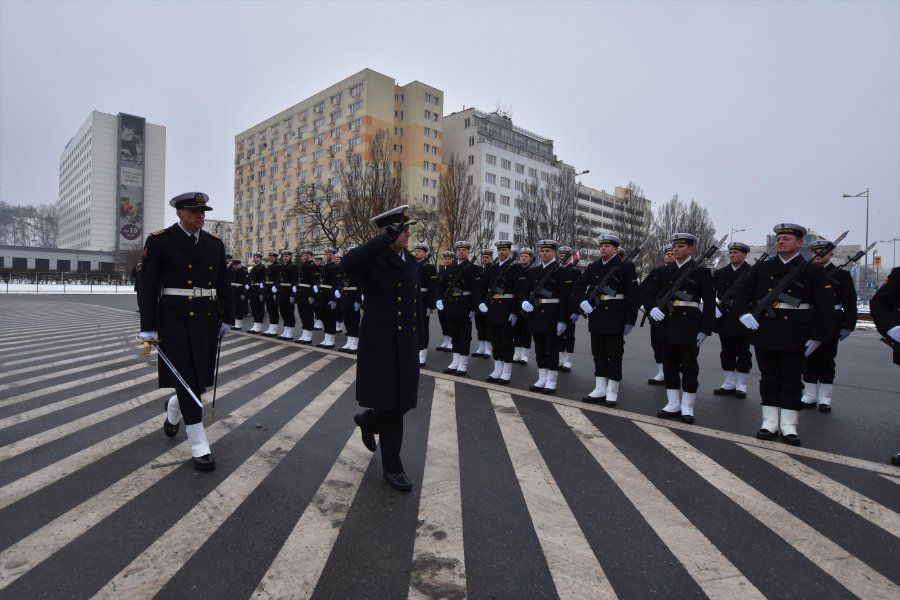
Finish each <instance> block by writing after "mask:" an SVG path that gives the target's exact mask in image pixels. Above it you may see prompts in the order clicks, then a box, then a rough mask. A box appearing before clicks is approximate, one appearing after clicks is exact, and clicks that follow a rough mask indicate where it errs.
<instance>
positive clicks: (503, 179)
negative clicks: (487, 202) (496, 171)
mask: <svg viewBox="0 0 900 600" xmlns="http://www.w3.org/2000/svg"><path fill="white" fill-rule="evenodd" d="M500 187H505V188H508V187H509V177H501V178H500Z"/></svg>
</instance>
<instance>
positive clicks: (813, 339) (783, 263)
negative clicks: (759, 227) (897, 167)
mask: <svg viewBox="0 0 900 600" xmlns="http://www.w3.org/2000/svg"><path fill="white" fill-rule="evenodd" d="M774 231H775V234H776V235H775V252H776V253H777V254H778V256H776V257H775V258H773V259H771V260H768V261H766V262H765V263H763V264H760V265H759V266H758V267H757V268H756V269H754V270H753V272H752V273H750V275H749V276H748V277H747V279H745V280H744V281H743V282H742V283H741V284H740V285H739V286H738V289H737V292H736V293H735V298H734V306H735V310H737V311H738V312H739V313H740V315H741V316H740V317H739V320H740V322H741V323H742V324H743V325H744V327H746V328H747V329H750V330H751V331H752V332H753V333H751V334H750V342H751V343H752V344H753V347H754V348H755V349H756V363H757V365H759V371H760V380H759V395H760V397H761V398H762V426H761V427H760V430H759V431H758V432H757V433H756V437H758V438H759V439H763V440H771V439H775V438H776V437H777V436H778V433H779V430H780V431H781V439H782V440H783V441H785V442H786V443H788V444H791V445H792V446H799V445H800V436H799V435H797V423H798V421H799V416H800V413H799V410H800V407H801V403H800V397H801V395H802V393H803V383H802V377H803V363H804V358H805V357H806V356H809V355H810V354H812V353H813V352H814V351H815V350H816V348H818V347H819V346H820V345H821V344H822V342H823V341H824V340H825V339H827V337H828V335H829V332H830V331H831V327H832V323H833V318H834V315H833V313H834V298H833V297H832V293H831V285H830V284H829V283H828V281H827V279H826V278H825V269H823V268H822V267H821V266H819V265H808V266H807V267H806V268H805V269H804V270H803V272H802V273H801V274H800V276H799V277H797V279H795V280H794V281H793V283H791V284H790V285H789V286H788V287H787V288H786V289H785V290H784V292H783V293H782V294H781V295H780V296H779V299H778V300H776V301H775V302H774V303H772V304H771V305H770V306H769V307H767V308H768V309H770V310H771V315H774V316H771V315H770V313H769V312H768V311H767V312H765V313H763V314H762V315H760V318H759V319H758V320H757V319H756V318H755V317H754V316H753V314H752V312H751V311H752V310H753V308H754V307H755V306H756V305H757V304H758V303H759V302H760V301H761V300H762V299H763V298H765V296H766V294H768V293H769V290H771V289H772V288H774V287H775V286H777V285H778V283H779V282H780V281H781V280H782V278H783V277H785V276H786V275H788V273H790V272H791V271H792V270H793V269H794V267H797V266H798V265H800V264H802V263H804V262H805V261H804V259H803V257H802V256H801V255H800V248H802V247H803V236H805V235H806V228H804V227H801V226H800V225H795V224H793V223H781V224H779V225H776V226H775V228H774ZM779 410H780V413H779Z"/></svg>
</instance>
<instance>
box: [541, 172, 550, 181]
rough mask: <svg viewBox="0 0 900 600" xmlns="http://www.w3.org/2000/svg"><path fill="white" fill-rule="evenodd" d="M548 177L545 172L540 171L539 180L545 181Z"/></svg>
mask: <svg viewBox="0 0 900 600" xmlns="http://www.w3.org/2000/svg"><path fill="white" fill-rule="evenodd" d="M549 178H550V176H549V175H547V173H546V172H544V171H541V181H547V180H548V179H549Z"/></svg>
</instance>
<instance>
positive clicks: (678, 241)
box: [644, 233, 716, 423]
mask: <svg viewBox="0 0 900 600" xmlns="http://www.w3.org/2000/svg"><path fill="white" fill-rule="evenodd" d="M669 241H671V243H672V255H673V257H674V258H675V261H674V262H673V263H672V264H670V265H668V266H666V267H664V268H663V270H662V271H661V272H660V274H659V276H658V277H657V278H656V279H654V281H653V282H652V283H651V284H650V285H648V287H647V295H646V298H647V299H653V300H650V301H648V302H646V303H645V305H644V310H645V311H646V312H648V313H649V314H650V318H651V319H652V320H653V324H652V326H653V327H658V328H659V330H660V331H659V336H660V338H659V339H660V341H661V342H662V346H663V373H664V374H665V378H666V399H667V401H668V402H667V403H666V406H665V407H664V408H663V409H662V410H660V411H659V412H657V413H656V416H658V417H661V418H663V419H674V418H676V417H679V416H680V417H681V420H682V421H683V422H685V423H693V422H694V403H695V401H696V399H697V387H698V380H697V377H698V375H699V374H700V366H699V365H698V364H697V355H698V354H699V353H700V345H701V344H702V343H703V342H704V341H705V340H706V338H707V337H708V336H709V335H710V334H711V333H712V328H713V322H714V321H715V319H716V291H715V289H714V288H713V283H712V273H710V271H709V269H707V268H706V267H700V268H697V269H695V270H694V272H693V273H692V274H691V276H690V277H688V278H687V279H686V280H685V281H684V282H682V284H681V286H680V287H679V289H678V293H677V294H676V295H675V297H674V299H673V300H672V302H670V303H669V305H668V306H666V307H664V309H663V308H659V307H658V306H657V305H656V302H655V299H656V298H658V297H659V296H661V295H663V294H665V293H666V292H668V291H669V290H670V289H671V288H672V287H673V286H674V284H675V282H676V280H677V279H678V278H679V276H680V275H681V272H682V271H681V269H683V268H687V265H688V263H690V262H691V261H692V260H693V256H692V255H693V254H694V244H696V243H697V238H696V237H695V236H693V235H691V234H690V233H676V234H673V235H672V236H671V237H670V238H669Z"/></svg>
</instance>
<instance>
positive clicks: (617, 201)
mask: <svg viewBox="0 0 900 600" xmlns="http://www.w3.org/2000/svg"><path fill="white" fill-rule="evenodd" d="M575 199H576V210H577V213H576V215H577V216H576V219H577V225H576V227H577V229H578V232H577V233H578V237H580V238H582V239H593V240H594V241H596V238H597V236H599V235H600V234H601V233H615V234H616V235H618V236H620V237H623V238H624V239H627V238H628V237H633V236H630V235H629V234H630V233H635V234H636V233H637V232H641V231H644V229H645V228H646V227H647V226H648V225H649V224H650V220H651V219H652V212H651V207H650V201H649V200H647V199H646V198H643V197H640V196H633V195H632V194H631V193H630V190H629V189H628V188H623V187H619V186H616V189H615V192H614V193H612V194H610V193H609V192H607V191H606V190H597V189H594V188H592V187H589V186H586V185H582V184H580V183H579V184H578V186H577V188H576V190H575ZM641 241H642V240H641ZM630 250H633V248H626V251H630ZM598 256H600V250H599V249H598V247H597V246H596V245H591V246H589V247H588V248H584V249H583V250H582V252H581V259H582V261H585V260H587V261H588V262H590V261H592V260H595V259H596V258H597V257H598Z"/></svg>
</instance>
